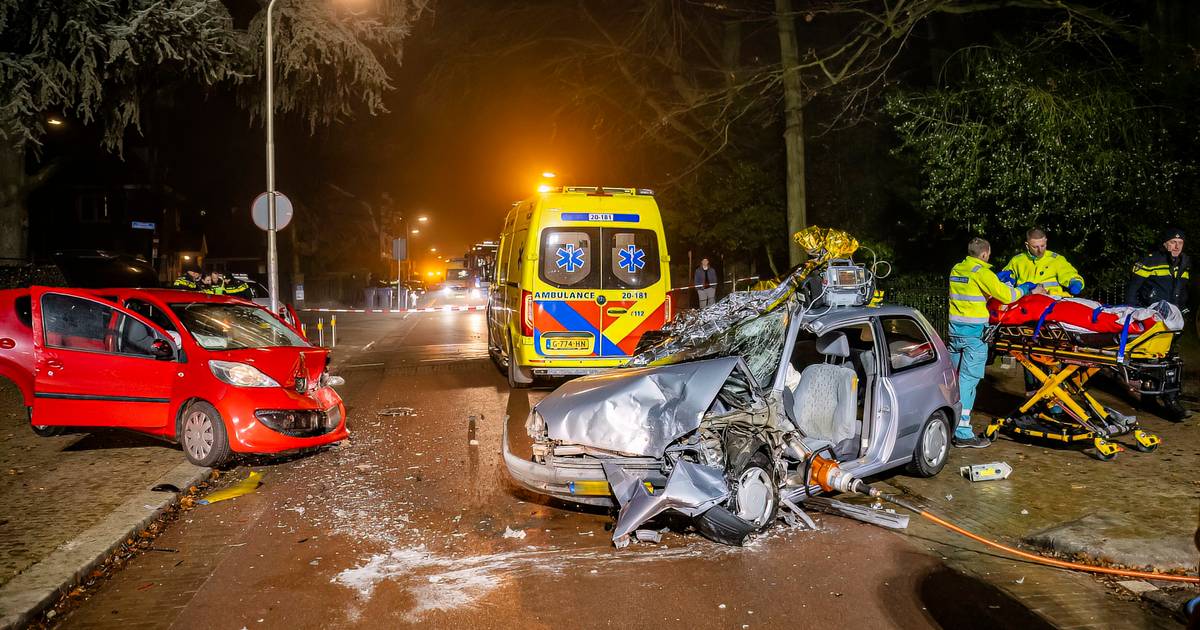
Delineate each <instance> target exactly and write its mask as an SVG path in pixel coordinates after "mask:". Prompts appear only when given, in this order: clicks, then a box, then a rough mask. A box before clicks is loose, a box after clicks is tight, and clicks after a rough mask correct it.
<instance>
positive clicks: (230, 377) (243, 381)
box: [208, 359, 279, 387]
mask: <svg viewBox="0 0 1200 630" xmlns="http://www.w3.org/2000/svg"><path fill="white" fill-rule="evenodd" d="M208 369H209V370H211V371H212V373H213V376H215V377H217V379H218V380H220V381H222V382H224V383H229V384H230V385H236V386H237V387H279V383H277V382H275V379H273V378H271V377H270V376H267V375H266V374H263V373H262V372H261V371H259V369H258V368H256V367H254V366H253V365H250V364H248V363H238V362H236V361H217V360H216V359H209V361H208Z"/></svg>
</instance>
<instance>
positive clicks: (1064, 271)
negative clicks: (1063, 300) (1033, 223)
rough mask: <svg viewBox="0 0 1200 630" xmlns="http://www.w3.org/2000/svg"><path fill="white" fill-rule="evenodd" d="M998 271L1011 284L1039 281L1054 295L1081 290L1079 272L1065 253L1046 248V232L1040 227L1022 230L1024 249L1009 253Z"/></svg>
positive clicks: (1081, 279) (1026, 283) (1075, 292)
mask: <svg viewBox="0 0 1200 630" xmlns="http://www.w3.org/2000/svg"><path fill="white" fill-rule="evenodd" d="M998 275H999V277H1000V279H1001V280H1003V281H1005V282H1007V283H1009V284H1011V285H1013V286H1015V287H1019V286H1021V285H1023V284H1024V285H1038V284H1040V285H1042V287H1044V288H1045V289H1046V293H1049V294H1050V295H1054V296H1058V297H1066V296H1068V295H1072V296H1074V295H1079V294H1080V293H1081V292H1082V291H1083V276H1081V275H1079V272H1078V271H1076V270H1075V267H1074V266H1073V265H1072V264H1071V263H1070V262H1067V259H1066V257H1065V256H1063V255H1062V254H1056V253H1054V252H1052V251H1050V250H1048V249H1046V232H1044V231H1043V230H1042V229H1041V228H1033V229H1032V230H1029V231H1028V232H1026V233H1025V251H1024V252H1023V253H1020V254H1017V255H1016V256H1013V258H1012V260H1010V261H1008V264H1007V265H1005V266H1004V270H1003V271H1001V272H1000V273H999V274H998ZM1026 288H1032V286H1029V287H1026Z"/></svg>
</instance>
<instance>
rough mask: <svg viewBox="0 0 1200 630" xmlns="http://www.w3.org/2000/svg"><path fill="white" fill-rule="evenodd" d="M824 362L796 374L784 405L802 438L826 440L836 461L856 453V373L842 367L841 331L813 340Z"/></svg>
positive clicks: (846, 347) (845, 353) (845, 351)
mask: <svg viewBox="0 0 1200 630" xmlns="http://www.w3.org/2000/svg"><path fill="white" fill-rule="evenodd" d="M816 349H817V352H819V353H821V355H823V356H824V357H825V363H814V364H812V365H809V366H807V367H805V368H804V371H803V372H801V373H800V381H799V383H798V384H797V385H796V389H795V391H794V392H793V391H789V390H786V389H785V391H784V405H785V408H786V409H787V410H788V413H789V415H790V416H791V418H792V421H793V422H795V424H796V427H797V428H798V429H800V431H801V432H802V433H804V435H805V437H808V438H814V439H819V440H825V441H828V442H829V443H830V444H831V445H832V446H833V451H834V453H835V454H836V455H837V458H838V459H843V458H845V457H852V456H853V455H854V454H855V453H857V450H858V443H857V442H858V374H857V372H855V370H854V369H853V368H851V367H849V366H847V365H846V363H845V362H846V359H847V358H849V356H850V344H849V343H848V342H847V340H846V334H845V333H843V332H842V331H836V330H835V331H830V332H828V333H825V334H824V335H821V336H820V337H818V338H817V343H816Z"/></svg>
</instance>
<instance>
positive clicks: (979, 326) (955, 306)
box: [949, 237, 1044, 448]
mask: <svg viewBox="0 0 1200 630" xmlns="http://www.w3.org/2000/svg"><path fill="white" fill-rule="evenodd" d="M991 256H992V246H991V245H990V244H989V243H988V242H987V241H985V240H984V239H982V238H978V237H976V238H973V239H971V242H970V243H967V257H966V258H964V259H963V261H962V262H960V263H958V264H957V265H955V266H954V268H953V269H951V270H950V344H949V349H950V358H951V360H952V361H953V362H954V368H955V369H956V370H958V395H959V399H960V400H961V401H962V415H961V416H959V418H958V425H957V426H956V427H955V428H954V437H953V438H952V439H951V442H952V443H953V444H954V445H955V446H958V447H970V448H984V447H986V446H987V445H988V444H990V442H989V441H988V440H987V439H985V438H983V437H980V436H978V435H976V434H975V432H974V430H972V429H971V407H972V406H973V405H974V404H975V388H976V387H977V386H978V385H979V381H981V380H983V370H984V368H985V367H986V366H987V355H988V347H987V343H986V342H984V340H983V336H984V332H985V331H986V330H987V324H988V310H987V301H988V298H994V299H996V300H999V301H1000V302H1001V303H1003V304H1008V303H1010V302H1013V301H1014V300H1016V299H1017V298H1019V297H1021V296H1022V295H1025V294H1026V293H1029V292H1031V291H1033V292H1037V293H1042V292H1044V289H1041V288H1040V287H1012V286H1009V285H1007V284H1005V283H1004V282H1002V281H1001V280H1000V278H998V277H997V276H996V273H995V272H994V271H992V266H991V265H989V264H988V259H989V258H991Z"/></svg>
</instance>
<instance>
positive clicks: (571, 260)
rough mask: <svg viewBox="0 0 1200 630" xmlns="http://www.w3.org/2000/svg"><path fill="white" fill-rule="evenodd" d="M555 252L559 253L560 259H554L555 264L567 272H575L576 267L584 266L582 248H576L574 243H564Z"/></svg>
mask: <svg viewBox="0 0 1200 630" xmlns="http://www.w3.org/2000/svg"><path fill="white" fill-rule="evenodd" d="M555 253H556V254H558V259H557V260H555V261H554V264H555V265H557V266H558V268H559V269H563V270H565V271H566V272H567V273H574V272H575V270H576V269H579V268H580V267H583V250H582V249H576V248H575V246H574V245H564V246H562V247H559V248H558V251H557V252H555Z"/></svg>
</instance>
